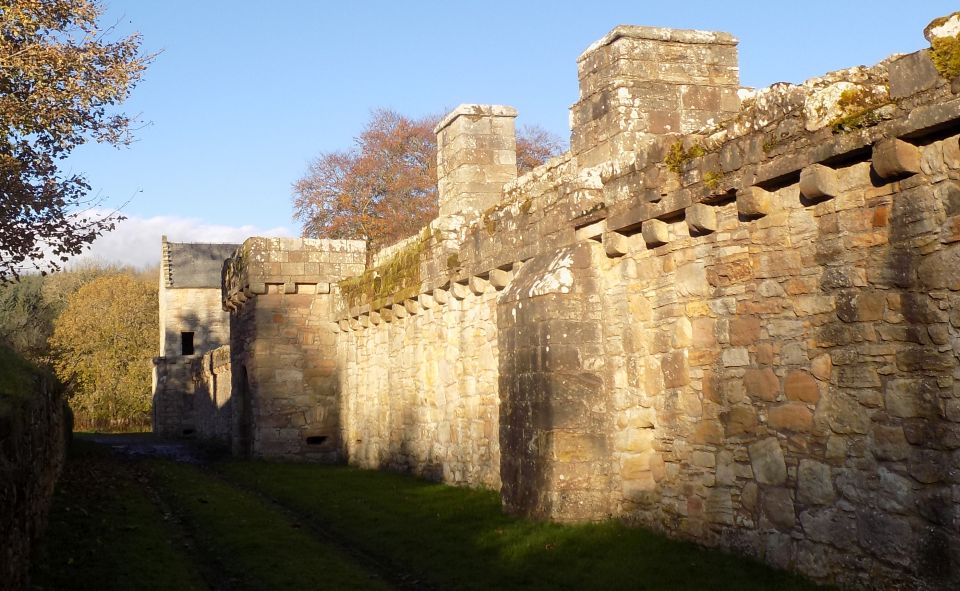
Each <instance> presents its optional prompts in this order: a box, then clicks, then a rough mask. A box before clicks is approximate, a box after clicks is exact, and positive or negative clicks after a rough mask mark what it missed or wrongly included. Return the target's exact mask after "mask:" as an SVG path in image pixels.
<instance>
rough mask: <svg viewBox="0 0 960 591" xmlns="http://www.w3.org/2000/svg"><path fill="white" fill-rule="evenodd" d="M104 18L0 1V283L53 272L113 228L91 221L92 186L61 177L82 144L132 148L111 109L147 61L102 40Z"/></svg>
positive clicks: (77, 7)
mask: <svg viewBox="0 0 960 591" xmlns="http://www.w3.org/2000/svg"><path fill="white" fill-rule="evenodd" d="M101 12H102V9H101V6H100V5H99V4H98V3H97V2H96V1H95V0H0V130H2V133H0V280H9V279H12V278H17V277H19V274H20V272H21V270H23V269H25V268H35V269H37V270H40V271H48V270H55V269H58V268H59V265H60V263H62V262H63V261H66V260H67V259H68V258H69V257H70V256H71V255H75V254H78V253H79V252H81V251H82V250H83V249H84V248H85V247H86V246H87V245H89V244H90V243H91V242H93V240H94V239H96V238H97V236H99V235H101V234H102V233H103V232H105V231H108V230H111V229H113V225H114V222H115V221H116V220H117V219H119V218H118V216H109V215H108V216H106V217H103V216H99V215H95V214H91V213H90V208H91V206H92V205H94V203H91V202H89V201H87V200H86V199H87V194H88V192H89V190H90V185H89V184H88V183H87V181H86V180H85V179H84V178H83V176H81V175H79V174H73V173H64V172H63V171H61V170H60V161H62V160H63V159H64V158H66V157H67V156H68V155H69V154H70V153H71V152H72V151H73V149H74V148H76V147H77V146H79V145H81V144H84V143H86V142H87V141H90V140H93V141H97V142H104V143H108V144H113V145H123V144H126V143H128V142H129V141H130V139H131V136H130V129H131V123H132V120H131V119H130V118H129V117H127V116H126V115H123V114H119V113H115V112H114V107H115V105H117V104H118V103H120V102H122V101H123V100H124V99H126V98H127V96H128V94H129V93H130V90H131V89H132V88H133V87H134V86H135V85H136V83H137V82H138V81H139V79H140V76H141V75H142V73H143V71H144V69H145V68H146V66H147V64H148V63H149V61H150V60H151V59H152V56H144V55H142V54H141V53H140V37H139V36H138V35H131V36H128V37H123V38H121V39H119V40H116V41H108V40H107V37H108V36H110V35H111V33H112V31H111V30H109V29H108V30H106V31H104V30H101V29H100V28H99V27H98V25H97V20H98V18H99V17H100V14H101ZM51 255H52V256H51Z"/></svg>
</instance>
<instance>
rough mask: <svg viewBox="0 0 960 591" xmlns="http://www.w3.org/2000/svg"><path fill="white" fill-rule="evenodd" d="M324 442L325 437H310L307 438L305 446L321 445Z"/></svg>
mask: <svg viewBox="0 0 960 591" xmlns="http://www.w3.org/2000/svg"><path fill="white" fill-rule="evenodd" d="M326 441H327V436H326V435H311V436H310V437H307V445H323V444H324V443H325V442H326Z"/></svg>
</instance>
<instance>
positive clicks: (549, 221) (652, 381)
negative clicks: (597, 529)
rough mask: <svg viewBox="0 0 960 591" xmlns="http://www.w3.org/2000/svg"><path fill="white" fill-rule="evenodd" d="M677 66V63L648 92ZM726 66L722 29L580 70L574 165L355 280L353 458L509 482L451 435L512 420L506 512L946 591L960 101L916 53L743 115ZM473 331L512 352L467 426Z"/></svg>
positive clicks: (592, 59)
mask: <svg viewBox="0 0 960 591" xmlns="http://www.w3.org/2000/svg"><path fill="white" fill-rule="evenodd" d="M687 51H690V52H692V53H690V54H689V55H686V57H685V56H684V54H683V53H684V52H687ZM645 52H647V53H645ZM664 55H671V56H673V57H672V58H671V60H669V61H670V63H676V64H686V65H681V66H678V67H676V68H674V67H672V66H664V67H663V68H662V69H660V70H659V74H656V73H653V74H651V70H650V67H651V66H650V65H651V64H655V63H657V62H658V59H661V58H662V57H663V56H664ZM624 56H630V57H624ZM731 56H735V41H734V40H732V38H730V37H729V36H724V35H715V34H700V33H696V32H665V31H662V30H649V29H638V28H628V29H624V30H621V31H620V32H619V33H618V32H617V31H615V32H614V33H613V34H611V36H608V38H606V39H605V40H603V41H602V42H601V43H599V44H596V45H595V46H594V47H592V48H591V49H590V50H588V51H587V52H586V53H585V54H584V56H581V59H580V64H581V101H580V102H578V104H577V105H575V106H574V107H573V115H572V121H573V123H574V129H573V137H574V146H573V150H572V152H571V153H569V154H566V155H564V156H562V157H559V158H557V159H554V160H553V161H551V162H549V163H547V164H546V165H545V166H543V167H541V168H539V169H537V170H535V171H533V172H532V173H530V174H528V175H526V176H524V177H522V178H520V179H517V180H516V181H514V182H511V183H508V184H507V185H506V186H505V187H504V191H503V196H502V198H501V200H500V202H499V203H498V204H497V205H496V206H494V207H491V208H488V209H486V210H485V211H483V212H482V213H480V214H479V215H477V214H476V213H471V211H472V210H474V209H475V208H473V207H472V206H470V209H471V211H453V212H451V213H450V215H448V216H447V217H445V218H441V219H440V220H437V221H435V222H434V223H433V224H432V225H431V227H430V228H429V229H428V231H426V232H425V233H422V234H421V237H420V239H419V241H418V242H413V243H410V244H416V248H415V249H413V248H411V246H410V244H408V246H406V247H405V248H406V249H407V250H406V251H405V254H404V252H396V253H394V254H393V258H390V257H380V258H379V259H378V261H380V266H379V267H377V268H375V269H373V270H370V271H368V272H367V273H366V274H365V277H366V284H365V285H364V281H365V280H364V278H360V279H359V280H357V279H351V280H348V281H347V282H346V283H343V284H341V285H342V287H343V290H342V293H341V296H342V297H341V299H340V300H339V301H340V306H339V307H338V308H337V310H338V314H339V316H338V318H339V323H338V329H339V331H340V332H339V345H338V346H339V351H340V364H341V366H342V367H344V368H345V369H344V371H343V372H342V373H341V376H342V382H341V384H342V385H341V393H340V395H341V404H342V406H343V408H344V409H345V410H344V417H345V421H346V424H347V425H348V426H347V438H348V439H347V441H346V450H347V455H348V458H349V459H350V461H352V462H355V463H357V464H359V465H364V466H381V467H395V468H397V467H399V468H405V469H410V470H412V471H414V472H417V473H422V474H428V475H434V476H437V477H442V478H444V479H445V480H447V481H450V482H457V483H459V482H462V483H466V484H488V485H489V484H491V483H494V484H493V486H496V485H495V483H496V482H497V480H496V479H490V480H485V479H483V478H479V479H478V478H472V479H471V478H463V477H462V476H461V472H460V470H461V465H462V459H461V458H471V461H473V462H476V461H477V456H476V455H475V454H476V451H475V450H476V449H477V447H478V444H479V445H480V446H483V445H488V441H487V440H486V438H485V436H481V435H479V434H478V435H474V436H473V437H472V438H470V439H467V440H463V439H456V438H453V437H452V436H451V437H449V438H447V436H446V434H445V430H444V429H443V428H442V426H444V425H446V424H447V423H448V422H449V421H450V419H449V418H448V417H450V416H453V417H457V418H461V419H462V420H464V421H466V422H472V423H475V424H477V425H486V424H487V421H485V420H484V418H486V419H489V418H490V417H483V416H482V413H483V412H486V409H488V408H493V407H494V406H496V404H497V403H498V405H499V408H498V418H499V421H498V425H497V426H498V428H499V446H498V452H499V457H500V469H499V481H500V483H501V494H502V497H503V500H504V505H505V508H506V509H508V510H510V511H514V512H518V513H522V514H527V515H532V516H540V517H547V518H551V519H557V520H584V519H588V520H589V519H602V518H606V517H610V516H616V517H620V518H623V519H626V520H629V521H634V522H637V523H641V524H644V525H647V526H651V527H654V528H656V529H659V530H662V531H665V532H667V533H669V534H671V535H676V536H681V537H686V538H690V539H694V540H697V541H699V542H701V543H706V544H711V545H721V546H725V547H729V548H734V549H736V550H738V551H740V552H743V553H747V554H749V555H752V556H755V557H757V558H759V559H761V560H764V561H766V562H769V563H771V564H774V565H777V566H781V567H784V568H790V569H795V570H800V571H802V572H804V573H806V574H808V575H809V576H812V577H814V578H816V579H818V580H822V581H831V582H839V583H843V584H854V585H858V584H859V585H866V586H871V585H875V586H880V587H884V588H890V587H898V586H901V587H905V588H916V587H919V588H948V587H950V586H951V585H955V584H957V581H960V539H958V533H957V531H958V530H957V528H958V524H960V509H958V507H960V498H958V497H957V496H956V495H957V493H956V491H957V490H958V489H957V486H958V483H960V480H958V473H960V464H958V463H957V462H958V458H960V456H958V455H957V454H958V453H960V452H958V451H957V450H958V449H960V421H958V419H960V417H958V416H957V413H956V408H957V405H958V404H960V389H958V386H957V384H958V383H960V382H957V380H958V379H960V374H958V367H960V362H958V359H960V320H958V319H957V318H960V317H958V316H957V314H958V312H957V310H958V303H960V298H958V295H957V292H958V290H960V284H958V280H957V277H956V272H955V269H960V259H958V257H960V254H958V253H960V251H958V250H957V249H958V248H960V245H958V244H957V243H958V242H960V234H958V229H957V228H958V227H960V226H958V223H960V222H958V221H957V220H958V219H960V218H958V214H960V210H958V207H960V205H958V195H960V183H958V179H960V143H958V141H960V136H958V135H957V133H958V131H960V125H958V123H957V122H958V121H960V99H958V98H957V97H956V95H955V94H954V89H953V88H952V87H951V84H950V83H949V81H947V80H944V79H942V78H940V77H939V76H938V74H937V71H936V70H935V69H934V68H933V67H932V66H930V65H929V57H928V54H927V52H925V51H922V52H918V53H917V54H912V55H908V56H902V57H899V58H896V59H892V60H888V61H886V62H883V63H881V64H879V65H877V66H874V67H871V68H864V67H860V68H854V69H851V70H847V71H841V72H836V73H833V74H829V75H827V76H824V77H822V78H819V79H815V80H811V81H809V82H807V83H805V84H803V85H786V84H781V85H777V86H775V87H773V88H770V89H764V90H761V91H754V92H740V93H739V94H740V95H741V96H742V97H743V99H744V100H743V104H742V105H739V110H737V105H738V101H739V97H737V93H736V78H735V73H736V64H735V60H734V61H732V62H731V59H732V58H731ZM661 61H662V60H661ZM700 61H702V62H703V63H705V64H706V65H707V66H709V67H715V68H716V69H717V71H715V72H714V71H705V72H703V73H702V75H701V74H700V73H697V72H699V70H697V69H696V68H694V69H693V70H689V68H688V66H689V65H690V64H691V63H695V62H700ZM684 71H692V72H694V73H693V74H691V75H690V76H689V77H688V78H687V79H685V80H681V79H680V78H681V77H682V76H683V72H684ZM657 75H660V76H661V77H662V78H661V79H660V82H659V83H662V88H661V87H660V86H658V87H657V88H658V89H659V90H658V91H657V92H658V93H659V94H657V97H650V96H646V97H644V96H639V94H642V93H643V88H644V86H643V84H641V83H640V82H650V81H651V76H653V77H655V76H657ZM624 80H627V82H624ZM621 87H623V88H630V89H632V90H631V91H630V92H631V93H633V94H631V95H630V97H632V98H630V97H626V94H625V92H624V91H623V90H622V88H621ZM661 91H662V92H661ZM661 95H662V96H661ZM667 95H669V97H671V98H669V99H668V98H666V97H667ZM625 97H626V98H627V99H629V100H626V99H625ZM684 97H689V101H694V100H696V101H697V102H696V105H695V106H694V104H693V103H692V102H686V103H685V102H684V101H685V98H684ZM694 97H696V98H694ZM654 98H656V101H655V102H657V104H658V105H661V106H662V111H661V112H659V114H658V115H657V117H652V116H651V111H650V109H651V107H650V106H649V105H647V103H648V102H649V101H651V100H654ZM634 99H636V100H634ZM641 99H642V100H641ZM625 101H626V102H625ZM637 101H639V102H637ZM634 104H636V105H638V106H637V107H636V108H633V107H631V106H630V105H634ZM457 112H463V113H467V112H469V113H471V114H473V115H474V117H475V118H474V119H472V120H471V123H472V125H477V119H476V117H478V116H479V115H478V114H482V113H487V112H489V113H493V112H497V109H493V108H481V109H472V110H471V109H470V108H463V107H461V108H458V110H457V111H455V112H454V114H456V113H457ZM660 115H663V116H664V117H667V116H668V115H669V117H667V118H668V119H669V120H670V121H671V122H672V123H670V124H669V125H654V124H653V123H652V122H653V121H654V120H659V119H662V118H663V117H661V116H660ZM674 120H676V121H674ZM691 121H696V122H697V125H694V124H693V123H690V122H691ZM677 122H679V123H677ZM684 122H687V123H684ZM675 123H677V124H678V125H679V127H675V126H674V124H675ZM675 131H683V132H684V134H683V135H681V134H679V133H675ZM693 132H695V133H693ZM441 149H443V144H441ZM470 156H471V154H469V153H468V154H460V155H459V156H458V157H459V158H461V159H469V158H470ZM445 157H447V156H445V155H441V158H445ZM451 159H452V158H451ZM484 166H486V165H485V164H484V162H483V161H481V160H480V159H479V158H478V160H477V162H474V163H472V164H471V167H468V168H467V170H472V171H473V172H474V174H476V175H477V176H478V177H481V178H482V175H483V172H484ZM468 197H469V196H468ZM378 277H390V282H389V285H388V286H387V287H385V285H386V283H384V282H382V281H381V282H380V283H377V282H376V281H375V279H376V278H378ZM358 282H359V283H360V284H361V285H360V286H359V287H358V285H357V283H358ZM455 293H460V294H461V296H462V297H452V296H451V294H455ZM474 297H479V298H480V299H481V300H482V301H486V299H489V301H490V302H491V304H490V305H489V306H490V314H489V319H484V320H482V321H481V322H480V324H479V326H478V327H476V328H472V327H471V326H470V324H469V323H468V322H467V319H472V318H474V317H471V316H469V315H468V316H460V317H459V318H460V319H458V317H457V316H456V315H457V314H462V311H461V310H462V306H463V305H464V302H467V301H468V299H469V298H474ZM494 300H495V305H494V304H493V302H494ZM451 318H453V319H454V320H453V324H452V325H451ZM470 330H473V331H474V334H478V335H483V339H487V338H489V335H490V334H495V335H496V344H495V346H494V345H493V344H492V343H491V350H493V351H495V352H496V353H495V356H496V364H495V366H493V367H495V368H496V372H495V376H496V377H495V380H496V390H494V389H493V388H494V387H493V385H492V384H489V385H488V384H486V383H485V382H483V385H484V387H487V388H489V391H490V392H491V393H492V392H494V391H495V392H496V396H497V399H496V402H495V403H494V405H489V406H488V405H481V406H480V407H479V409H478V410H480V412H481V415H479V416H478V415H476V414H473V413H472V412H471V407H469V406H467V407H465V408H464V410H463V411H461V410H459V405H460V404H462V402H463V401H465V400H468V399H467V398H465V391H464V389H463V387H462V383H463V380H464V376H470V377H477V376H474V375H472V372H471V369H470V368H471V367H474V365H473V359H474V358H475V352H474V351H473V350H467V349H464V348H462V345H461V346H458V345H460V343H462V335H463V334H464V331H470ZM491 331H494V332H493V333H491ZM441 352H442V353H441ZM446 367H453V368H456V369H455V371H453V372H451V374H450V375H449V376H447V377H444V378H441V379H439V380H438V379H437V378H436V377H435V376H437V374H438V373H439V372H440V371H441V369H440V368H446ZM489 367H491V366H487V365H486V364H484V365H483V366H482V367H481V368H479V369H480V371H481V373H480V374H479V375H488V368H489ZM448 409H452V410H453V414H452V415H451V414H450V410H448ZM437 425H439V426H441V428H440V429H438V428H437ZM460 432H461V433H462V431H460ZM478 437H479V439H478ZM491 448H492V446H491ZM491 457H492V456H491ZM480 461H481V462H483V461H484V460H483V459H482V458H480ZM438 463H439V465H438ZM483 466H485V464H483V463H481V464H479V465H477V464H475V465H474V469H475V470H476V469H478V468H481V467H483ZM481 473H482V472H479V473H478V476H479V474H481Z"/></svg>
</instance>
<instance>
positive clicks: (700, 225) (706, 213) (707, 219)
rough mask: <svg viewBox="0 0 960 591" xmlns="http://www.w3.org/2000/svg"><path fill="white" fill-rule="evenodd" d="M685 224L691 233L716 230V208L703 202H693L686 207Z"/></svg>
mask: <svg viewBox="0 0 960 591" xmlns="http://www.w3.org/2000/svg"><path fill="white" fill-rule="evenodd" d="M686 220H687V225H688V226H690V231H691V232H692V233H695V234H697V233H709V232H716V231H717V227H718V226H717V208H716V207H712V206H710V205H707V204H705V203H695V204H693V205H691V206H690V207H688V208H687V211H686Z"/></svg>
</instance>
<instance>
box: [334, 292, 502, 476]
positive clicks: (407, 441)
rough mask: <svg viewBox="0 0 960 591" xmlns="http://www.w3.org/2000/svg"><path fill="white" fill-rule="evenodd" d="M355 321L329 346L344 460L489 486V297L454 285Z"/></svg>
mask: <svg viewBox="0 0 960 591" xmlns="http://www.w3.org/2000/svg"><path fill="white" fill-rule="evenodd" d="M438 300H440V301H438ZM357 322H363V323H365V324H367V327H366V328H364V329H362V330H348V331H347V332H345V333H343V334H342V338H340V339H339V343H338V350H339V358H340V360H341V365H342V367H343V371H341V373H340V392H341V393H342V394H341V404H342V408H343V411H342V413H343V415H342V418H341V420H342V422H343V425H344V428H345V441H344V443H345V450H346V453H347V457H348V458H349V460H350V462H351V463H353V464H356V465H359V466H363V467H366V468H389V469H393V470H403V471H410V472H413V473H416V474H419V475H422V476H425V477H428V478H433V479H437V480H440V479H442V480H444V481H446V482H450V483H455V484H466V485H471V486H485V487H489V488H494V489H496V488H498V487H499V486H500V445H499V436H498V432H499V425H498V423H499V421H498V418H499V417H498V409H497V407H498V404H499V393H498V381H497V376H498V372H497V357H498V352H497V303H496V292H495V291H494V290H492V289H491V290H489V291H486V292H485V291H482V290H471V289H469V288H468V287H467V286H462V285H461V286H459V287H457V288H454V289H452V290H451V291H443V290H440V291H434V292H432V293H430V294H421V296H420V297H418V298H416V299H411V300H407V301H405V302H403V303H402V304H396V305H392V306H390V307H384V308H381V309H380V311H379V312H373V313H370V314H366V315H363V316H361V317H359V318H358V320H357ZM358 328H359V325H358Z"/></svg>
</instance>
